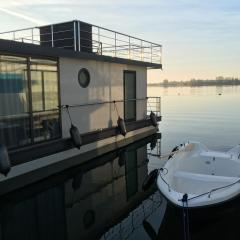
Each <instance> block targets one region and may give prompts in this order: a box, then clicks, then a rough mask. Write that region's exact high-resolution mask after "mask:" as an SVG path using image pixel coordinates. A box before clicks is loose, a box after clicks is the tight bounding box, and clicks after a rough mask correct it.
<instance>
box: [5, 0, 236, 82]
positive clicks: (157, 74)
mask: <svg viewBox="0 0 240 240" xmlns="http://www.w3.org/2000/svg"><path fill="white" fill-rule="evenodd" d="M73 19H78V20H82V21H85V22H89V23H92V24H96V25H99V26H103V27H106V28H110V29H112V30H116V31H119V32H123V33H126V34H129V35H132V36H135V37H139V38H142V39H144V40H149V41H152V42H156V43H159V44H162V45H163V62H162V64H163V70H162V71H161V70H151V71H149V74H148V79H149V82H159V81H162V80H163V79H168V80H177V81H180V80H189V79H192V78H196V79H198V78H203V79H213V78H215V77H216V76H224V77H228V76H230V77H231V76H233V77H240V67H239V63H240V41H239V39H240V1H239V0H0V32H3V31H8V30H14V29H19V28H25V27H33V26H38V25H43V24H48V23H57V22H63V21H68V20H73Z"/></svg>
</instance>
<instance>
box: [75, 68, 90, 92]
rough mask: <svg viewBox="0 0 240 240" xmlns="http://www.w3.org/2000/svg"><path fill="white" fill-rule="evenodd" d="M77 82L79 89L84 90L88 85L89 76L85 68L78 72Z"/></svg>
mask: <svg viewBox="0 0 240 240" xmlns="http://www.w3.org/2000/svg"><path fill="white" fill-rule="evenodd" d="M78 82H79V84H80V86H81V87H83V88H86V87H87V86H88V85H89V83H90V74H89V71H88V70H87V69H86V68H82V69H81V70H79V72H78Z"/></svg>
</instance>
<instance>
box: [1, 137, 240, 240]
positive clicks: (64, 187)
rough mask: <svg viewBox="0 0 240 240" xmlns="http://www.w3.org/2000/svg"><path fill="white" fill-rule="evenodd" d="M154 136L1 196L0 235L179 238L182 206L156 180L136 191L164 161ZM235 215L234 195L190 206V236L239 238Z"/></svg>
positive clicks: (238, 210) (196, 239) (30, 239)
mask: <svg viewBox="0 0 240 240" xmlns="http://www.w3.org/2000/svg"><path fill="white" fill-rule="evenodd" d="M159 136H160V135H157V136H152V137H149V138H147V139H144V140H142V141H139V142H136V143H134V144H131V145H129V146H127V147H126V148H122V149H119V150H118V151H114V152H111V153H108V154H105V155H104V156H102V157H99V158H96V159H92V160H91V161H89V162H88V163H86V164H83V165H81V166H78V167H75V168H73V169H70V170H68V171H65V172H62V173H61V174H57V175H55V176H52V177H51V178H48V179H45V180H44V181H41V182H39V183H36V184H34V185H31V186H28V187H27V188H25V189H21V190H19V191H18V192H14V193H11V194H8V195H5V196H3V197H1V198H0V239H1V240H15V239H24V240H35V239H39V240H48V239H49V240H53V239H58V240H61V239H64V240H75V239H76V240H77V239H78V240H79V239H101V240H110V239H117V240H118V239H119V240H120V239H132V240H133V239H167V240H168V239H169V240H171V239H177V240H178V239H184V234H183V221H182V217H183V215H182V214H183V212H182V210H181V209H176V208H175V207H173V206H171V205H168V203H167V201H166V200H165V199H164V197H163V196H162V195H161V194H160V193H159V191H157V190H156V188H155V187H153V188H152V189H149V190H148V191H147V192H143V191H142V183H143V181H144V179H145V177H146V176H147V174H148V172H149V171H150V170H152V169H154V168H157V167H158V168H159V167H161V166H162V165H163V164H164V161H162V160H159V158H158V155H159V154H161V152H160V149H161V141H160V139H159ZM154 141H155V142H154ZM239 217H240V206H239V202H238V200H236V201H235V203H234V204H231V205H230V204H229V205H227V206H225V207H222V206H220V207H216V208H212V209H211V210H208V211H205V210H204V209H197V210H196V211H190V222H189V228H190V235H191V239H192V240H200V239H239V236H240V228H239V227H238V222H239V221H238V219H239Z"/></svg>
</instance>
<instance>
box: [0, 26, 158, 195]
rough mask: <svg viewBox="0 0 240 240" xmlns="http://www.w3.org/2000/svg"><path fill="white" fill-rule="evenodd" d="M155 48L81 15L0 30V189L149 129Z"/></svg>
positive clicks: (9, 188)
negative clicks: (149, 72)
mask: <svg viewBox="0 0 240 240" xmlns="http://www.w3.org/2000/svg"><path fill="white" fill-rule="evenodd" d="M161 51H162V48H161V45H158V44H154V43H151V42H147V41H144V40H141V39H138V38H134V37H131V36H128V35H125V34H121V33H118V32H114V31H111V30H108V29H105V28H100V27H98V26H95V25H90V24H87V23H84V22H80V21H72V22H68V23H61V24H55V25H49V26H43V27H36V28H31V29H23V30H17V31H11V32H5V33H1V34H0V145H1V148H2V149H3V151H2V152H4V151H5V154H2V155H1V157H0V168H1V167H2V169H4V168H6V166H8V164H9V170H10V164H11V166H12V168H11V171H10V172H9V174H8V175H7V177H4V176H1V177H0V187H1V190H0V194H4V193H6V192H9V191H12V190H14V189H17V188H18V187H22V186H24V185H27V184H28V183H30V182H34V181H37V180H40V179H42V178H44V177H47V176H50V175H52V174H54V173H57V172H59V171H62V170H64V169H67V168H70V167H73V166H76V165H78V164H80V163H83V162H85V161H87V160H89V159H91V158H92V157H96V156H99V155H101V154H104V153H106V152H109V151H112V150H114V149H116V148H119V147H122V146H125V145H126V144H129V143H132V142H134V141H136V140H138V139H141V138H143V137H146V136H149V135H151V134H153V133H155V132H156V131H157V125H156V120H158V121H160V120H161V114H160V98H159V97H156V98H153V99H148V97H147V69H148V68H155V69H161V68H162V64H161ZM150 102H151V103H154V105H152V104H150ZM147 104H149V105H151V114H150V112H148V109H147ZM153 112H154V114H153ZM150 116H151V118H150ZM72 125H73V126H74V127H75V130H74V131H72V133H71V132H70V128H71V126H72ZM75 147H77V148H75ZM78 148H80V149H78ZM6 149H7V154H6ZM0 154H1V152H0ZM6 156H9V157H6ZM0 170H1V169H0ZM4 171H5V172H6V169H5V170H4ZM2 172H3V171H2ZM3 173H4V172H3ZM20 178H21V181H19V179H20Z"/></svg>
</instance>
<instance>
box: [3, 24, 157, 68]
mask: <svg viewBox="0 0 240 240" xmlns="http://www.w3.org/2000/svg"><path fill="white" fill-rule="evenodd" d="M0 39H7V40H12V41H17V42H23V43H30V44H34V45H40V46H45V47H53V48H64V49H69V50H72V51H76V52H87V53H93V54H96V55H102V56H110V57H113V58H123V59H129V60H135V61H141V62H148V63H153V64H162V46H161V45H160V44H156V43H152V42H149V41H145V40H143V39H140V38H136V37H132V36H129V35H127V34H123V33H119V32H116V31H112V30H110V29H107V28H103V27H99V26H96V25H92V24H88V23H85V22H82V21H76V20H74V21H71V22H64V23H58V24H52V25H47V26H39V27H33V28H25V29H19V30H14V31H8V32H2V33H0Z"/></svg>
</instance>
